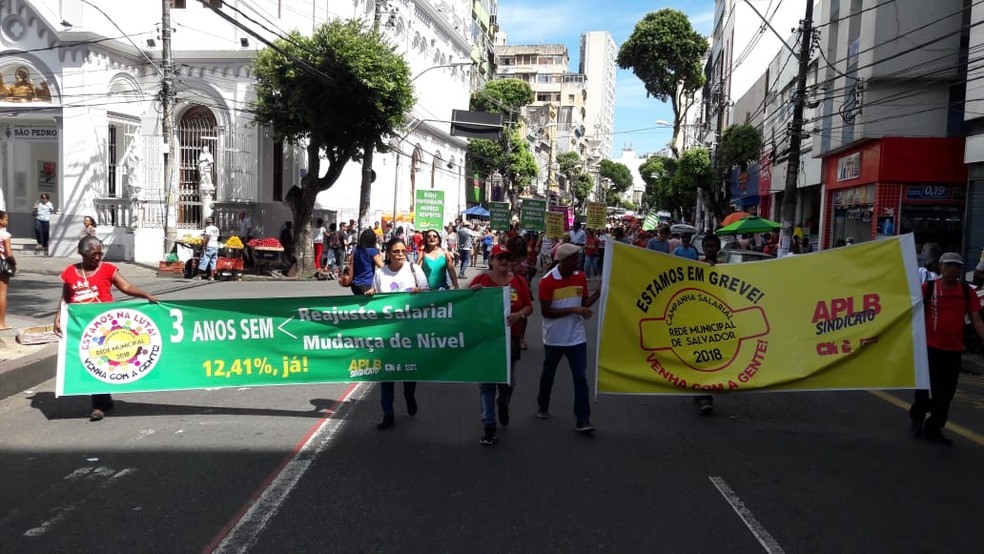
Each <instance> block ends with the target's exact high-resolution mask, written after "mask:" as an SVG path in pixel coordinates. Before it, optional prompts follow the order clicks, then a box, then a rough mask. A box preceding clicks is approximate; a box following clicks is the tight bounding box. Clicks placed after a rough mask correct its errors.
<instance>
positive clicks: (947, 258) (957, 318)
mask: <svg viewBox="0 0 984 554" xmlns="http://www.w3.org/2000/svg"><path fill="white" fill-rule="evenodd" d="M962 271H963V258H961V257H960V254H958V253H956V252H947V253H946V254H943V255H942V256H940V274H941V277H940V278H939V279H938V280H935V281H926V282H925V283H923V285H922V290H923V309H924V313H925V317H926V346H927V349H926V353H927V354H928V355H929V390H925V389H919V390H917V391H916V394H915V401H914V402H913V403H912V407H911V408H909V418H910V419H911V420H912V423H911V426H910V428H909V430H910V431H911V432H912V435H913V436H914V437H916V438H922V437H925V438H926V440H930V441H933V442H936V443H939V444H953V439H950V438H948V437H946V436H945V435H943V431H942V429H943V426H944V425H946V421H947V417H948V415H949V413H950V402H951V401H953V395H954V394H955V393H956V392H957V378H958V377H959V375H960V364H961V358H960V354H961V352H963V349H964V344H963V339H964V329H963V328H964V317H965V316H968V317H970V321H971V323H972V324H973V326H974V331H976V332H977V335H978V336H980V337H982V338H984V321H982V320H981V316H980V314H979V313H978V312H980V310H981V303H980V300H979V299H978V298H977V294H976V293H975V292H974V291H972V290H971V289H970V286H969V285H967V283H964V282H963V281H962V280H961V279H960V273H961V272H962ZM927 413H928V414H929V418H927V417H926V414H927Z"/></svg>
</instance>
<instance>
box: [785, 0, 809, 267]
mask: <svg viewBox="0 0 984 554" xmlns="http://www.w3.org/2000/svg"><path fill="white" fill-rule="evenodd" d="M800 23H801V27H802V35H801V36H800V51H799V71H798V72H797V74H796V93H795V94H794V95H793V121H792V122H790V124H789V156H788V158H787V162H786V163H787V165H786V189H785V192H783V196H782V231H781V234H780V235H779V252H778V256H779V257H780V258H782V257H783V256H785V255H786V254H789V243H790V239H791V237H792V236H793V218H794V217H795V216H796V195H797V189H796V177H797V176H798V175H799V166H800V145H801V144H802V142H803V105H804V104H805V103H806V74H807V73H808V72H809V69H810V50H811V45H812V43H813V0H806V17H805V18H804V19H803V21H801V22H800Z"/></svg>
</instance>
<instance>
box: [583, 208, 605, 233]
mask: <svg viewBox="0 0 984 554" xmlns="http://www.w3.org/2000/svg"><path fill="white" fill-rule="evenodd" d="M586 211H587V222H586V224H585V227H587V228H588V229H604V228H605V218H606V217H607V215H608V206H606V205H605V203H604V202H588V207H587V210H586Z"/></svg>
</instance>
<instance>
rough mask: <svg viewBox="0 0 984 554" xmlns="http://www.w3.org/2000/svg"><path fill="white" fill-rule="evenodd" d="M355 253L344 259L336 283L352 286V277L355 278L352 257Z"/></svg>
mask: <svg viewBox="0 0 984 554" xmlns="http://www.w3.org/2000/svg"><path fill="white" fill-rule="evenodd" d="M354 256H355V255H354V254H352V255H351V256H349V257H348V260H346V261H345V268H344V269H342V274H341V275H339V276H338V284H339V285H340V286H343V287H350V286H352V279H353V278H355V271H354V270H353V269H352V258H353V257H354Z"/></svg>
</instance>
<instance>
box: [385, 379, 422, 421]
mask: <svg viewBox="0 0 984 554" xmlns="http://www.w3.org/2000/svg"><path fill="white" fill-rule="evenodd" d="M416 392H417V382H416V381H404V382H403V398H413V397H414V394H415V393H416ZM394 396H396V383H394V382H393V381H383V382H382V383H380V384H379V400H380V403H381V404H382V406H383V413H384V414H389V415H393V397H394Z"/></svg>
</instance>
